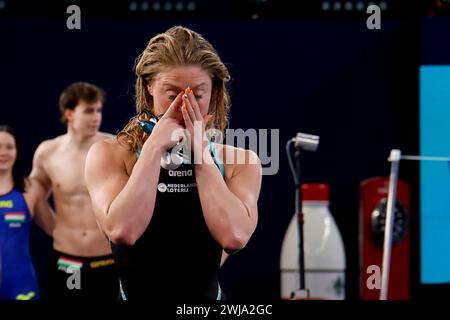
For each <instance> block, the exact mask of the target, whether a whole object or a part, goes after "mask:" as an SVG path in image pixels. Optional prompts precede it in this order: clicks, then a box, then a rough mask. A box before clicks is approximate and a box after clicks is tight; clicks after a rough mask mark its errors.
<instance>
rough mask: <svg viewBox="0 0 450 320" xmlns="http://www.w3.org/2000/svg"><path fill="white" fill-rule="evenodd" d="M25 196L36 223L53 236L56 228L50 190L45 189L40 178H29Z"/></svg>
mask: <svg viewBox="0 0 450 320" xmlns="http://www.w3.org/2000/svg"><path fill="white" fill-rule="evenodd" d="M24 197H25V200H26V202H27V204H28V207H29V209H30V211H31V212H30V214H31V216H32V217H33V219H34V221H35V222H36V224H37V225H38V226H39V227H40V228H41V229H42V230H44V231H45V233H47V234H48V235H49V236H52V235H53V230H54V229H55V214H54V212H53V209H52V207H51V206H50V204H49V203H48V201H47V198H48V192H46V191H45V189H44V188H43V187H42V185H41V184H40V183H39V181H38V180H36V179H27V183H26V190H25V193H24Z"/></svg>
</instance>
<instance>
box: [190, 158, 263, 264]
mask: <svg viewBox="0 0 450 320" xmlns="http://www.w3.org/2000/svg"><path fill="white" fill-rule="evenodd" d="M241 152H245V153H246V155H247V156H248V157H250V159H251V160H252V161H249V162H248V163H246V164H237V165H235V167H234V168H235V169H234V172H233V176H232V177H231V178H229V179H228V181H226V182H225V181H224V179H223V178H222V176H221V174H220V172H219V170H217V167H216V166H215V165H214V164H210V163H211V162H207V161H203V163H202V164H198V165H196V168H195V176H196V180H197V187H198V192H199V196H200V201H201V205H202V209H203V216H204V218H205V221H206V224H207V226H208V228H209V230H210V232H211V234H212V236H213V237H214V238H215V239H216V241H217V242H218V243H220V244H221V246H222V248H223V249H224V250H225V251H226V252H227V253H231V252H235V251H237V250H240V249H242V248H243V247H245V245H246V244H247V242H248V241H249V239H250V237H251V235H252V234H253V232H254V230H255V228H256V224H257V221H258V207H257V202H258V197H259V191H260V188H261V180H262V177H261V172H262V171H261V162H260V161H259V158H258V156H257V155H256V154H255V153H253V152H252V151H244V150H241ZM206 156H207V157H209V154H207V155H206ZM222 262H223V261H222Z"/></svg>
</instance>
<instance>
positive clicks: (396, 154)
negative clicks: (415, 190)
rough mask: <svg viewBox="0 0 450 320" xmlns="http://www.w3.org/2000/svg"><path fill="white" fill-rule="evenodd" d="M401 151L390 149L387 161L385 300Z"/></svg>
mask: <svg viewBox="0 0 450 320" xmlns="http://www.w3.org/2000/svg"><path fill="white" fill-rule="evenodd" d="M400 159H401V151H400V150H397V149H393V150H391V154H390V156H389V159H388V161H390V162H391V174H390V177H389V193H388V201H387V208H386V221H385V227H384V244H383V266H382V274H381V290H380V300H387V295H388V286H389V268H390V265H391V249H392V248H391V246H392V228H393V225H394V214H393V211H394V203H395V199H396V194H397V180H398V170H399V162H400Z"/></svg>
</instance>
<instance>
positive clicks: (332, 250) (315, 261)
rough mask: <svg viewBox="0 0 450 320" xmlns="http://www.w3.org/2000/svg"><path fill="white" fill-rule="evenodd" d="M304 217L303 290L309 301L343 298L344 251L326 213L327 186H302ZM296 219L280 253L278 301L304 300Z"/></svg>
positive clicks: (321, 184)
mask: <svg viewBox="0 0 450 320" xmlns="http://www.w3.org/2000/svg"><path fill="white" fill-rule="evenodd" d="M302 197H303V214H304V225H303V232H304V261H305V289H309V298H310V299H326V300H343V299H345V267H346V262H345V248H344V243H343V241H342V236H341V234H340V232H339V229H338V227H337V224H336V221H335V220H334V218H333V216H332V215H331V213H330V211H329V188H328V185H327V184H323V183H320V184H319V183H315V184H304V185H302ZM297 219H298V217H297V216H293V217H292V220H291V222H290V224H289V227H288V229H287V231H286V234H285V236H284V241H283V245H282V250H281V261H280V268H281V298H282V299H304V298H306V296H305V295H304V294H300V293H303V292H299V288H300V273H299V240H298V222H297Z"/></svg>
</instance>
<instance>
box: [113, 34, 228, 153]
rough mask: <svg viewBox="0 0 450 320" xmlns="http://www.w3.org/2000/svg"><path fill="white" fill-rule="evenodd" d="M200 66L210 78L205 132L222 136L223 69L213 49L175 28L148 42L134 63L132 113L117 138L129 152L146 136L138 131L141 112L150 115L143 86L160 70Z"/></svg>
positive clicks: (149, 101)
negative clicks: (213, 130) (212, 129)
mask: <svg viewBox="0 0 450 320" xmlns="http://www.w3.org/2000/svg"><path fill="white" fill-rule="evenodd" d="M192 65H195V66H200V67H201V68H202V69H203V70H205V71H206V72H208V73H209V74H210V75H211V76H212V93H211V102H210V105H209V111H208V113H209V114H211V115H212V116H213V117H212V119H211V120H210V122H209V123H208V127H207V128H215V129H219V130H220V131H221V132H222V134H223V133H224V131H225V128H226V127H227V125H228V113H229V109H230V96H229V93H228V90H227V88H226V84H227V83H228V81H229V80H230V75H229V73H228V69H227V67H226V66H225V65H224V63H223V62H222V61H221V60H220V58H219V55H218V54H217V52H216V50H215V49H214V48H213V46H212V45H211V44H210V43H209V42H208V41H207V40H206V39H205V38H203V36H202V35H200V34H199V33H197V32H194V31H192V30H190V29H188V28H186V27H181V26H176V27H172V28H170V29H168V30H167V31H166V32H164V33H161V34H158V35H156V36H155V37H153V38H152V39H150V42H149V43H148V45H147V48H145V50H144V52H142V53H141V54H140V55H139V57H138V58H137V59H136V65H135V71H136V76H137V79H136V86H135V89H136V112H137V115H136V116H134V117H133V118H131V119H130V121H129V122H128V124H127V125H126V126H125V128H123V129H122V131H120V132H119V134H118V135H117V137H118V138H121V137H123V138H125V141H126V143H127V144H128V145H129V146H130V148H131V150H132V151H133V152H136V151H137V150H139V149H141V148H142V145H143V144H144V142H145V140H146V139H147V137H148V135H146V134H145V133H144V131H143V130H142V129H141V128H140V127H139V121H138V119H139V117H142V118H144V119H145V118H146V117H147V116H146V115H145V114H141V113H142V111H144V110H148V111H150V112H151V113H153V114H154V113H155V112H154V105H153V97H152V96H151V95H150V93H149V92H148V89H147V85H148V84H149V83H151V82H152V81H153V79H154V78H155V76H156V75H157V74H158V73H159V72H161V71H162V70H163V69H164V68H167V67H174V66H192Z"/></svg>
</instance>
